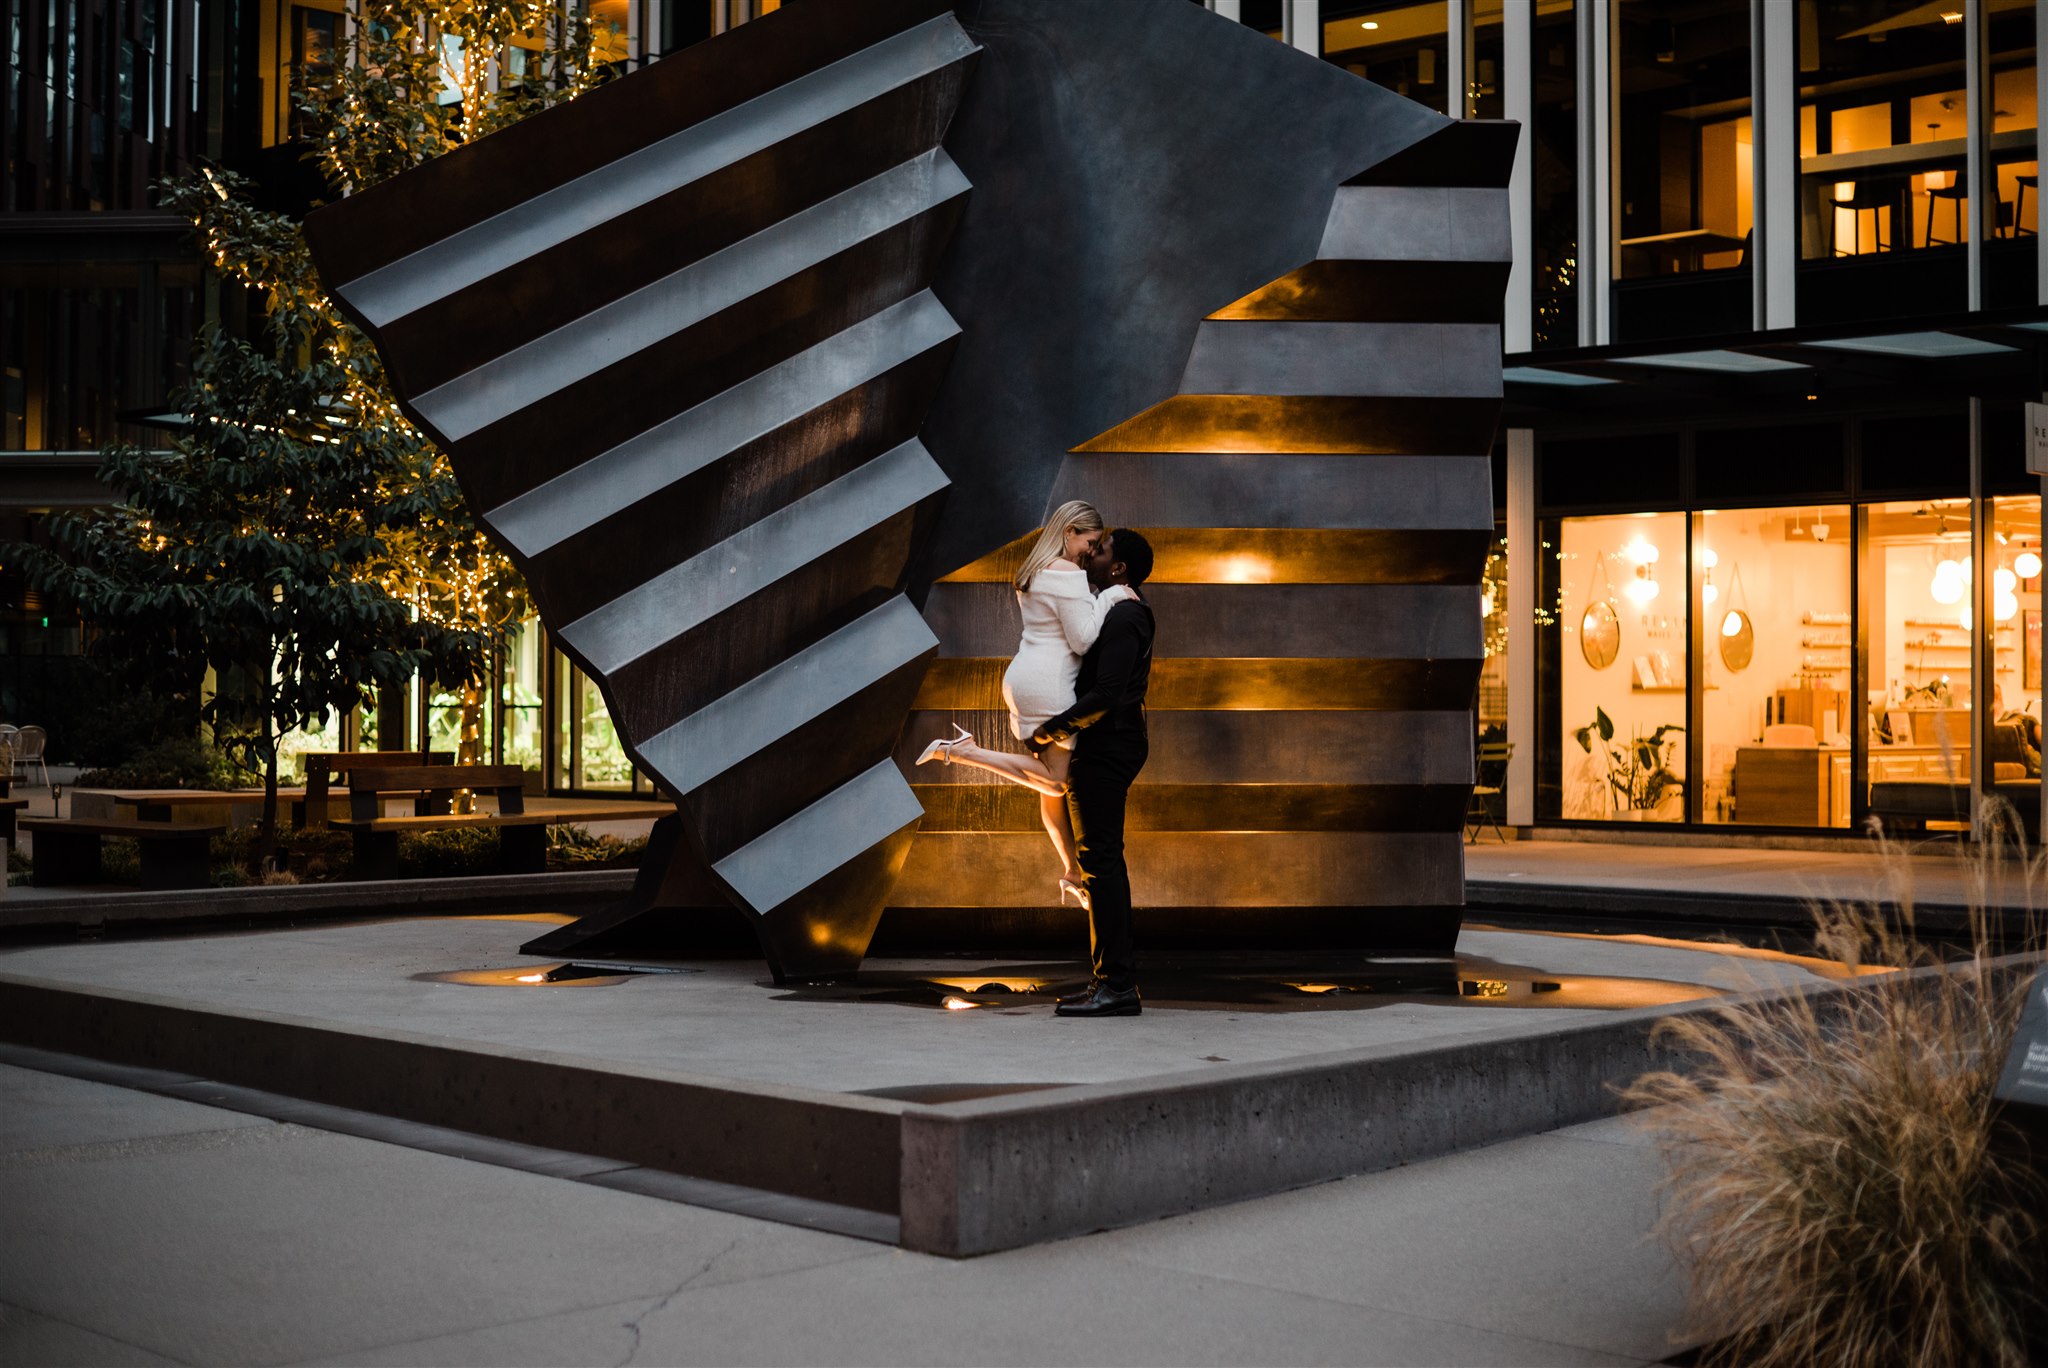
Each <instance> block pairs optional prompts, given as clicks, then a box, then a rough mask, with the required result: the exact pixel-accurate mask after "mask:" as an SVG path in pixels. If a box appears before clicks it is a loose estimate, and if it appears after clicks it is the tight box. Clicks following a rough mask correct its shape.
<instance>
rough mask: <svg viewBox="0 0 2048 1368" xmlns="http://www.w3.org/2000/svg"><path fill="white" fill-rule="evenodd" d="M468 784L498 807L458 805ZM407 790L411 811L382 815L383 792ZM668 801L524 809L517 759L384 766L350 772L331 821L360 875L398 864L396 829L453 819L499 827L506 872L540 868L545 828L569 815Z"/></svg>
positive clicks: (446, 824) (607, 814)
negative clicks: (344, 837)
mask: <svg viewBox="0 0 2048 1368" xmlns="http://www.w3.org/2000/svg"><path fill="white" fill-rule="evenodd" d="M459 789H468V790H470V792H472V793H474V794H476V795H477V796H478V797H479V798H485V797H489V798H494V799H495V800H496V801H497V804H498V810H497V811H496V812H474V813H466V814H465V813H457V812H453V811H451V810H450V809H451V808H452V807H453V806H454V799H455V794H456V791H457V790H459ZM401 797H409V798H411V799H412V804H413V811H412V815H411V816H409V817H386V816H385V815H384V800H385V799H386V798H401ZM674 811H675V806H674V805H673V804H670V803H592V804H587V805H585V806H582V807H573V806H572V807H563V806H560V805H554V804H551V805H550V806H549V807H548V809H547V810H546V811H543V812H528V811H527V810H526V772H525V771H524V770H523V769H521V768H520V767H519V766H517V765H420V766H413V767H405V766H389V767H386V768H383V769H379V770H377V771H375V772H374V775H373V774H371V773H369V772H364V773H361V774H359V775H358V774H351V775H350V777H349V815H348V820H346V821H339V822H336V823H334V825H335V826H337V827H341V828H343V829H345V830H348V831H351V832H353V833H354V834H355V843H356V849H355V863H356V875H357V877H358V878H369V879H388V878H392V877H394V876H395V875H396V874H397V871H398V837H399V835H400V833H403V832H410V831H446V830H450V829H453V828H457V827H490V828H493V829H494V830H496V831H497V833H498V842H499V846H498V852H499V854H498V861H499V867H500V868H501V869H502V870H503V871H504V872H505V873H508V874H538V873H540V872H541V871H543V870H544V869H546V868H547V829H548V828H549V827H551V826H560V825H562V824H564V823H567V822H605V821H631V820H633V819H635V818H648V817H656V818H658V817H666V816H668V815H670V814H671V813H673V812H674Z"/></svg>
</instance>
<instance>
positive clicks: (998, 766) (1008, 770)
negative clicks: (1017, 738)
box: [944, 741, 1067, 803]
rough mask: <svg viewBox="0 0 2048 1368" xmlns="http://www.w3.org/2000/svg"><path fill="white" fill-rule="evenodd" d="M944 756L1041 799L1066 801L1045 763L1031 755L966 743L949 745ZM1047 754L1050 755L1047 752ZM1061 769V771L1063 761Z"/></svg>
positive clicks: (1063, 793) (1065, 793) (1059, 784)
mask: <svg viewBox="0 0 2048 1368" xmlns="http://www.w3.org/2000/svg"><path fill="white" fill-rule="evenodd" d="M944 754H945V758H946V760H947V761H948V762H949V763H951V764H955V765H971V766H972V767H974V768H975V769H978V770H987V771H988V772H989V773H990V774H994V775H999V776H1001V777H1002V778H1004V779H1007V780H1009V781H1010V782H1011V783H1013V784H1022V785H1023V786H1024V787H1025V788H1028V789H1035V790H1037V791H1038V793H1039V794H1040V795H1041V796H1043V797H1054V798H1058V799H1059V800H1060V801H1061V802H1063V803H1064V802H1065V801H1066V795H1067V788H1066V785H1065V784H1063V783H1061V782H1060V781H1059V780H1057V779H1054V778H1053V777H1052V771H1051V770H1049V769H1047V768H1046V767H1045V762H1044V761H1042V760H1040V759H1039V758H1038V757H1037V756H1035V755H1018V754H1016V753H1015V752H1013V751H998V750H990V749H989V748H988V747H986V746H979V745H975V744H974V743H973V742H970V741H963V742H961V743H960V744H959V745H957V746H950V747H948V748H947V749H946V751H945V752H944ZM1047 754H1051V752H1050V751H1048V752H1047ZM1061 768H1062V770H1064V769H1065V764H1064V762H1062V764H1061Z"/></svg>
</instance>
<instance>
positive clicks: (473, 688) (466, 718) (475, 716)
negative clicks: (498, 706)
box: [455, 679, 484, 813]
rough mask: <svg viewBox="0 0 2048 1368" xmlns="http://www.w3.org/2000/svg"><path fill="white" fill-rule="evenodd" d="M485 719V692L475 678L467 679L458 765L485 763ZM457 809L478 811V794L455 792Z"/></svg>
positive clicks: (463, 688) (456, 748)
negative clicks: (478, 685)
mask: <svg viewBox="0 0 2048 1368" xmlns="http://www.w3.org/2000/svg"><path fill="white" fill-rule="evenodd" d="M483 721H484V692H483V690H482V689H480V688H478V687H477V683H476V681H475V680H473V679H471V680H465V681H464V682H463V685H462V735H461V739H460V740H459V741H458V742H457V743H456V747H455V763H456V764H458V765H480V764H482V763H483ZM455 810H456V811H457V812H462V813H470V812H475V811H476V794H474V793H472V792H471V791H470V790H468V789H460V790H458V791H457V792H456V794H455Z"/></svg>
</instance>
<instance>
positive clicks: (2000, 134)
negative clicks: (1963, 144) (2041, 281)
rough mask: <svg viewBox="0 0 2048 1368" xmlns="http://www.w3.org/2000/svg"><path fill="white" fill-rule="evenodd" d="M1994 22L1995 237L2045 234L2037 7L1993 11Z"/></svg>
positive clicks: (1993, 131)
mask: <svg viewBox="0 0 2048 1368" xmlns="http://www.w3.org/2000/svg"><path fill="white" fill-rule="evenodd" d="M1990 22H1991V106H1992V108H1991V163H1992V166H1993V167H1994V168H1995V169H1996V171H1997V173H1998V223H1997V225H1996V226H1995V227H1994V228H1993V230H1992V236H1994V237H2006V238H2017V237H2021V236H2032V235H2034V234H2036V233H2039V232H2040V231H2041V163H2040V160H2039V156H2040V152H2039V134H2038V129H2039V127H2040V114H2039V110H2038V108H2037V105H2038V101H2037V100H2036V98H2035V85H2034V64H2035V60H2036V58H2035V53H2034V27H2033V7H2032V6H2031V5H2026V6H2016V7H2014V8H2011V9H2008V10H2004V11H2000V10H1998V9H1997V8H1996V7H1994V9H1993V12H1992V14H1991V20H1990Z"/></svg>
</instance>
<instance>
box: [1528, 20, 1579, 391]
mask: <svg viewBox="0 0 2048 1368" xmlns="http://www.w3.org/2000/svg"><path fill="white" fill-rule="evenodd" d="M1573 21H1574V13H1573V9H1572V4H1571V0H1538V3H1537V6H1536V22H1535V35H1534V40H1533V43H1532V45H1531V49H1530V60H1531V64H1532V65H1533V67H1534V68H1535V69H1534V70H1533V71H1532V72H1530V76H1529V83H1530V94H1531V97H1532V100H1533V105H1532V109H1533V118H1532V119H1531V121H1530V127H1529V152H1530V156H1529V170H1530V177H1529V184H1530V191H1531V195H1532V197H1533V205H1534V213H1533V215H1532V219H1533V222H1532V224H1531V230H1532V239H1531V241H1532V247H1533V253H1532V260H1531V261H1530V263H1529V264H1530V290H1531V292H1532V300H1531V309H1532V329H1531V340H1532V343H1533V345H1534V349H1535V350H1537V351H1543V350H1546V349H1550V348H1557V347H1576V346H1578V345H1579V281H1578V273H1579V262H1578V257H1579V241H1578V221H1579V212H1578V193H1579V174H1578V167H1579V134H1578V110H1579V58H1578V39H1577V35H1576V31H1575V29H1574V27H1573Z"/></svg>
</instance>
